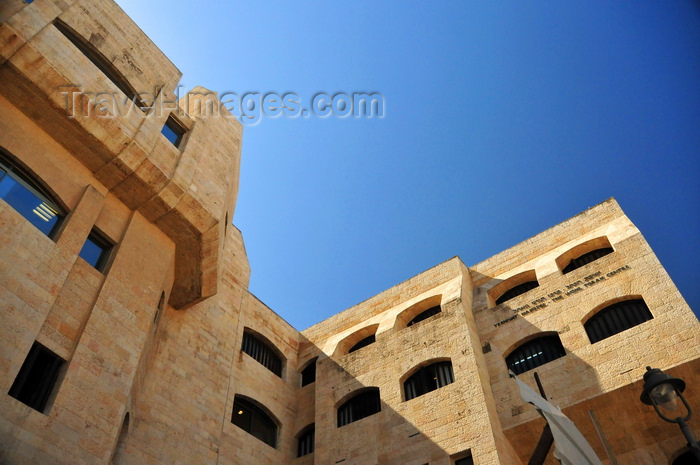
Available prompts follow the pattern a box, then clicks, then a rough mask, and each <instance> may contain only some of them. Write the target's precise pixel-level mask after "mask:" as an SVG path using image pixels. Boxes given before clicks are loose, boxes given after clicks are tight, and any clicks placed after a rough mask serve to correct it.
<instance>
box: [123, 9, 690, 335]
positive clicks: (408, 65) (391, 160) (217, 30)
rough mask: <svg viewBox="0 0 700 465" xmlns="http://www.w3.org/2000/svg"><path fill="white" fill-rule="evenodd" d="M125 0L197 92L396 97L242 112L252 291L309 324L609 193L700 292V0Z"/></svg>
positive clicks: (241, 218) (502, 245)
mask: <svg viewBox="0 0 700 465" xmlns="http://www.w3.org/2000/svg"><path fill="white" fill-rule="evenodd" d="M118 3H119V4H120V5H121V6H122V8H124V10H125V11H126V12H127V13H128V14H129V15H130V16H131V17H132V18H133V19H134V20H135V21H136V23H137V24H138V25H139V26H140V27H141V28H142V29H143V30H144V31H145V32H146V34H148V35H149V36H150V37H151V38H152V39H153V41H154V42H155V43H156V45H158V46H159V47H160V48H161V49H162V50H163V51H164V52H165V54H166V55H168V57H169V58H170V59H171V60H172V61H173V62H174V63H175V65H176V66H177V67H178V68H179V69H180V70H181V71H182V72H183V74H184V76H183V79H182V82H181V83H182V84H183V85H184V88H185V89H186V90H189V89H191V88H192V87H194V86H196V85H202V86H204V87H207V88H209V89H211V90H214V91H217V92H224V91H233V92H237V93H239V94H241V93H245V92H251V91H255V92H261V93H266V92H277V93H279V94H283V93H285V92H295V93H296V94H298V95H299V96H301V97H302V103H304V104H306V106H308V103H309V101H310V100H311V98H312V97H313V95H315V94H316V93H318V92H327V93H329V94H331V95H332V94H335V93H336V92H346V93H351V92H360V91H368V92H380V93H381V94H382V95H383V96H384V99H385V103H386V112H385V116H384V117H383V118H382V119H377V118H373V119H356V118H352V117H349V118H336V117H329V118H317V117H310V118H302V117H298V118H285V117H281V118H277V119H262V120H261V121H260V122H259V123H258V124H257V125H255V126H248V127H246V129H245V132H244V141H243V158H242V167H241V184H240V193H239V197H238V206H237V210H236V214H235V218H234V224H236V225H237V226H238V227H239V228H240V229H241V230H242V231H243V235H244V238H245V242H246V249H247V253H248V257H249V260H250V263H251V267H252V278H251V284H250V289H251V291H252V292H253V293H255V294H256V295H257V296H258V297H259V298H260V299H261V300H262V301H263V302H265V303H266V304H267V305H268V306H270V307H271V308H272V309H273V310H275V311H276V312H277V313H279V314H280V315H281V316H283V317H284V318H285V319H286V320H287V321H289V322H290V323H291V324H292V325H293V326H295V327H296V328H298V329H304V328H306V327H308V326H310V325H312V324H314V323H317V322H319V321H321V320H323V319H325V318H327V317H329V316H331V315H333V314H335V313H337V312H339V311H341V310H344V309H345V308H347V307H350V306H352V305H354V304H355V303H358V302H360V301H362V300H364V299H367V298H369V297H371V296H373V295H374V294H377V293H379V292H381V291H383V290H385V289H387V288H388V287H391V286H393V285H395V284H397V283H399V282H401V281H403V280H405V279H407V278H409V277H411V276H413V275H415V274H418V273H420V272H422V271H424V270H426V269H428V268H430V267H432V266H434V265H436V264H438V263H440V262H442V261H444V260H446V259H448V258H450V257H452V256H454V255H459V256H460V257H461V258H462V260H463V261H464V262H465V263H466V264H467V265H473V264H475V263H478V262H479V261H481V260H483V259H485V258H488V257H490V256H491V255H493V254H495V253H498V252H500V251H502V250H504V249H506V248H508V247H510V246H512V245H515V244H516V243H518V242H520V241H522V240H525V239H527V238H528V237H530V236H532V235H534V234H537V233H538V232H541V231H542V230H544V229H546V228H549V227H551V226H554V225H555V224H557V223H560V222H561V221H563V220H565V219H567V218H569V217H571V216H574V215H576V214H577V213H579V212H581V211H583V210H585V209H586V208H588V207H591V206H593V205H596V204H598V203H599V202H602V201H604V200H605V199H607V198H609V197H611V196H614V197H616V198H617V200H618V202H619V203H620V205H621V206H622V208H623V210H624V211H625V212H626V213H627V215H628V216H629V217H630V218H631V219H632V221H633V222H635V224H636V225H637V226H638V227H639V228H640V229H641V231H642V233H643V234H644V236H645V237H646V239H647V241H648V242H649V243H650V244H651V246H652V248H653V249H654V251H655V252H656V254H657V255H658V257H659V259H660V260H661V263H662V264H663V265H664V266H665V267H666V269H667V270H668V272H669V274H670V275H671V277H672V279H673V280H674V282H675V283H676V285H677V286H678V287H679V288H680V290H681V292H682V293H683V295H684V296H685V298H686V300H687V301H688V303H689V304H690V306H691V307H692V308H693V309H694V310H695V311H696V313H697V312H698V310H699V309H700V286H698V284H697V283H696V282H695V281H696V280H697V279H698V277H697V276H698V263H700V247H699V246H698V239H699V238H700V222H699V221H698V212H699V209H700V207H699V204H700V186H699V183H698V179H699V177H700V176H699V175H700V160H699V159H700V2H697V1H693V0H676V1H672V2H659V1H655V0H646V1H641V0H640V1H635V2H631V1H624V2H610V1H609V0H605V1H596V0H586V1H567V2H561V1H540V0H532V1H527V2H523V1H493V2H464V1H459V2H456V1H455V2H451V1H441V2H406V1H402V2H398V1H390V2H389V1H387V2H377V1H372V2H370V1H355V2H345V3H340V2H330V1H306V0H302V1H297V2H282V1H265V2H245V3H243V2H237V1H229V2H223V1H222V2H215V1H210V2H199V3H194V4H193V3H192V2H184V1H167V2H166V1H154V0H151V1H148V2H143V1H136V0H118ZM193 5H196V7H193Z"/></svg>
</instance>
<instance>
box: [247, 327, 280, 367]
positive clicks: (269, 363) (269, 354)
mask: <svg viewBox="0 0 700 465" xmlns="http://www.w3.org/2000/svg"><path fill="white" fill-rule="evenodd" d="M241 350H242V351H243V352H245V353H246V354H248V355H250V356H251V357H253V358H254V359H255V360H257V361H258V362H259V363H260V364H261V365H263V366H264V367H265V368H267V369H268V370H270V371H271V372H273V373H274V374H276V375H277V376H279V377H280V378H281V377H282V359H281V358H280V357H279V356H278V355H277V354H276V353H275V351H274V350H273V349H272V348H271V347H270V346H268V345H267V344H266V343H265V342H263V341H261V340H260V339H258V338H257V337H255V336H254V335H253V334H251V333H249V332H247V331H246V332H244V333H243V345H242V346H241Z"/></svg>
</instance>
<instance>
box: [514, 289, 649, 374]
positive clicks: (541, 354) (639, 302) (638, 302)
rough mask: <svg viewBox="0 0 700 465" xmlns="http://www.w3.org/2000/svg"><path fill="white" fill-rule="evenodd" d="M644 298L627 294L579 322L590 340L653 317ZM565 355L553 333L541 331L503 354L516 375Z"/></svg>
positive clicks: (598, 338) (601, 338)
mask: <svg viewBox="0 0 700 465" xmlns="http://www.w3.org/2000/svg"><path fill="white" fill-rule="evenodd" d="M653 318H654V316H653V315H652V314H651V311H650V310H649V307H648V306H647V304H646V302H644V299H641V298H636V297H632V298H628V299H627V300H622V301H618V302H615V303H612V304H609V305H604V306H603V307H602V308H600V309H598V310H594V311H593V313H592V315H591V316H590V317H589V318H588V319H587V320H586V321H584V323H583V327H584V329H585V331H586V334H587V335H588V339H589V340H590V341H591V344H595V343H596V342H600V341H602V340H603V339H606V338H609V337H611V336H614V335H615V334H619V333H621V332H623V331H626V330H628V329H630V328H633V327H635V326H638V325H640V324H642V323H644V322H645V321H649V320H651V319H653ZM564 355H566V350H565V349H564V346H563V345H562V343H561V339H559V335H558V334H556V333H545V334H541V335H539V336H537V337H535V338H531V339H528V340H526V341H524V342H523V343H521V344H519V345H518V346H517V347H516V348H515V349H513V350H512V351H511V352H510V354H509V355H507V356H506V365H507V366H508V369H509V370H511V371H513V373H515V374H516V375H519V374H521V373H524V372H526V371H528V370H532V369H533V368H537V367H538V366H541V365H544V364H545V363H549V362H551V361H553V360H556V359H558V358H561V357H563V356H564Z"/></svg>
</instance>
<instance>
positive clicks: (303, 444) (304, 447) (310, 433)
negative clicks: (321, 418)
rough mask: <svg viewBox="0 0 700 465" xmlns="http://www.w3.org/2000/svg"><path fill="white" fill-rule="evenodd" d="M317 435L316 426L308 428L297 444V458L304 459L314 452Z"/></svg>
mask: <svg viewBox="0 0 700 465" xmlns="http://www.w3.org/2000/svg"><path fill="white" fill-rule="evenodd" d="M315 435H316V426H315V425H314V424H311V425H310V426H307V427H306V431H304V432H303V433H302V434H301V435H300V436H299V441H298V443H297V457H303V456H305V455H308V454H310V453H312V452H313V451H314V445H315V444H314V442H315Z"/></svg>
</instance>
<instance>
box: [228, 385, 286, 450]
mask: <svg viewBox="0 0 700 465" xmlns="http://www.w3.org/2000/svg"><path fill="white" fill-rule="evenodd" d="M231 423H233V424H234V425H236V426H238V427H239V428H241V429H242V430H244V431H245V432H247V433H250V434H251V435H253V436H255V437H256V438H258V439H260V440H261V441H262V442H264V443H265V444H267V445H269V446H272V447H277V430H278V427H277V423H275V421H274V420H273V419H272V418H270V416H269V415H268V414H267V413H265V411H264V410H263V409H261V408H260V407H258V406H257V405H255V404H254V403H252V402H250V401H248V400H246V399H244V398H242V397H239V396H236V397H235V398H234V400H233V414H232V416H231Z"/></svg>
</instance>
